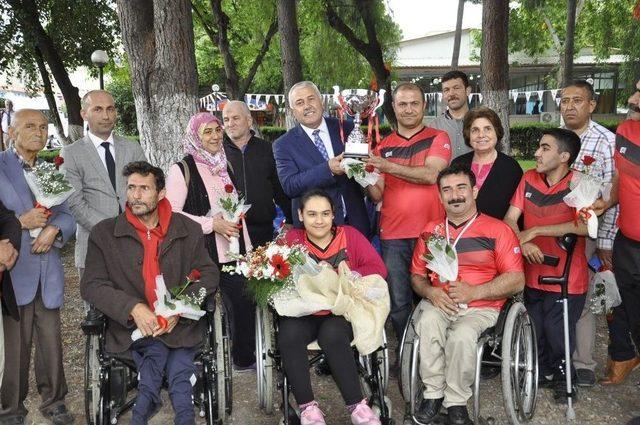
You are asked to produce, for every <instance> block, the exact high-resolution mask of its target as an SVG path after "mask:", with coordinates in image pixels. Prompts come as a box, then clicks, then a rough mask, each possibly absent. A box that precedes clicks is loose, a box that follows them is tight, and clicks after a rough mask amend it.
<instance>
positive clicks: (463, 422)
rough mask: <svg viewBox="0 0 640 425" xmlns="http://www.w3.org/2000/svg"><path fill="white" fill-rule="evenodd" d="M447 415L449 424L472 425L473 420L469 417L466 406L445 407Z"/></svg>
mask: <svg viewBox="0 0 640 425" xmlns="http://www.w3.org/2000/svg"><path fill="white" fill-rule="evenodd" d="M447 413H448V415H449V422H448V423H449V425H473V421H472V420H471V418H469V412H468V411H467V406H451V407H448V408H447Z"/></svg>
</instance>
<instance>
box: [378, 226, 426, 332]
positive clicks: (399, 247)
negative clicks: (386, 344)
mask: <svg viewBox="0 0 640 425" xmlns="http://www.w3.org/2000/svg"><path fill="white" fill-rule="evenodd" d="M416 240H417V238H410V239H383V240H382V241H381V244H382V259H383V260H384V264H385V265H386V266H387V272H388V274H387V283H388V284H389V295H390V297H391V312H390V313H389V316H390V317H391V324H392V325H393V330H394V331H395V333H396V337H397V338H398V343H399V342H400V339H401V338H402V334H403V332H404V328H405V326H406V324H407V321H408V320H409V316H410V315H411V305H412V303H413V290H412V289H411V272H410V271H409V268H410V267H411V257H412V256H413V247H414V246H415V244H416Z"/></svg>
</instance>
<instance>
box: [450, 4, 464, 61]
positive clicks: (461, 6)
mask: <svg viewBox="0 0 640 425" xmlns="http://www.w3.org/2000/svg"><path fill="white" fill-rule="evenodd" d="M464 2H465V0H458V18H457V19H456V32H455V35H454V38H453V55H452V57H451V68H452V69H458V60H459V59H460V39H461V38H462V17H463V16H464Z"/></svg>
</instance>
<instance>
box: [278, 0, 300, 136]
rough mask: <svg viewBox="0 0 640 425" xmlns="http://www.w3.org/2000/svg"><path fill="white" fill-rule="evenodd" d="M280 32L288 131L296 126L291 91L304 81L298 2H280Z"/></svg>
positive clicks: (283, 0) (284, 0)
mask: <svg viewBox="0 0 640 425" xmlns="http://www.w3.org/2000/svg"><path fill="white" fill-rule="evenodd" d="M277 10H278V30H279V31H280V57H281V63H282V77H283V81H284V97H285V103H286V106H287V108H286V111H287V112H286V114H287V115H286V124H287V129H290V128H293V127H294V126H295V125H296V120H295V118H294V117H293V113H292V112H291V107H290V105H289V96H288V94H289V89H291V86H293V85H294V84H295V83H298V82H300V81H302V58H301V57H300V32H299V31H298V18H297V13H296V0H278V3H277Z"/></svg>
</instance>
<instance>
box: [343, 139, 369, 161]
mask: <svg viewBox="0 0 640 425" xmlns="http://www.w3.org/2000/svg"><path fill="white" fill-rule="evenodd" d="M344 157H345V158H355V159H363V158H368V157H369V145H368V144H366V143H350V142H347V143H345V144H344Z"/></svg>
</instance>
